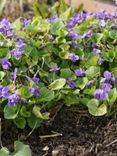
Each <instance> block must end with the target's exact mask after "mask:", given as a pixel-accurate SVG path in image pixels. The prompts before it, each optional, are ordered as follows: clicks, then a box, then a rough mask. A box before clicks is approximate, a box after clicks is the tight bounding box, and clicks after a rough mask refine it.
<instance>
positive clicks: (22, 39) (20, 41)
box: [15, 37, 25, 44]
mask: <svg viewBox="0 0 117 156" xmlns="http://www.w3.org/2000/svg"><path fill="white" fill-rule="evenodd" d="M24 40H25V38H24V37H16V38H15V41H16V42H18V43H19V44H20V43H22V42H23V41H24Z"/></svg>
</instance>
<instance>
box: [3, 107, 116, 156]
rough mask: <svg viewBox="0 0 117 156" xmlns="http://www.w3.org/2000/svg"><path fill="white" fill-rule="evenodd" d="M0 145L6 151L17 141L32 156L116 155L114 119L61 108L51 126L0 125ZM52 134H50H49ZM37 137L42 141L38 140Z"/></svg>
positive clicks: (114, 117)
mask: <svg viewBox="0 0 117 156" xmlns="http://www.w3.org/2000/svg"><path fill="white" fill-rule="evenodd" d="M2 127H4V128H2V143H3V145H4V146H5V147H8V148H9V149H10V150H12V149H13V142H14V141H15V140H16V139H18V138H19V139H20V140H21V141H23V142H24V143H26V144H29V145H30V147H31V149H32V152H33V156H117V118H116V116H115V115H114V116H113V117H108V118H107V117H98V118H97V117H91V116H90V115H89V114H87V112H82V111H79V110H77V109H72V110H70V109H68V108H64V109H62V110H61V111H60V112H59V113H58V114H57V115H56V117H55V119H54V120H53V122H52V123H51V124H45V125H44V126H43V127H41V128H38V129H37V130H35V131H34V132H33V133H32V134H31V135H30V137H28V138H27V139H24V138H25V136H26V135H27V134H28V133H29V132H30V129H29V128H27V129H25V130H18V129H17V128H16V127H14V126H9V127H6V125H5V123H4V122H3V123H2ZM5 127H6V128H5ZM53 131H54V133H53ZM40 136H41V137H42V138H43V139H42V138H41V139H40Z"/></svg>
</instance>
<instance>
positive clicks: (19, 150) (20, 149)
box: [13, 141, 32, 156]
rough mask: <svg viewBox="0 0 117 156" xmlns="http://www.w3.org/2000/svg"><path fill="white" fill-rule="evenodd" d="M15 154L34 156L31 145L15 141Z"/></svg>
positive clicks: (18, 155)
mask: <svg viewBox="0 0 117 156" xmlns="http://www.w3.org/2000/svg"><path fill="white" fill-rule="evenodd" d="M14 146H15V152H14V153H13V156H32V152H31V149H30V147H29V145H25V144H23V143H22V142H20V141H15V145H14Z"/></svg>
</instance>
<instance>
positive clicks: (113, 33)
mask: <svg viewBox="0 0 117 156" xmlns="http://www.w3.org/2000/svg"><path fill="white" fill-rule="evenodd" d="M109 37H110V38H111V39H117V31H116V30H112V31H110V32H109Z"/></svg>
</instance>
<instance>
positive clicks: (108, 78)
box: [104, 71, 112, 80]
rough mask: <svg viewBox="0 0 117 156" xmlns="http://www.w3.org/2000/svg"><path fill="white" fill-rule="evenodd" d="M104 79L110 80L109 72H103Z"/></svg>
mask: <svg viewBox="0 0 117 156" xmlns="http://www.w3.org/2000/svg"><path fill="white" fill-rule="evenodd" d="M104 77H105V78H106V79H107V80H110V79H111V78H112V73H111V72H109V71H105V72H104Z"/></svg>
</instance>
